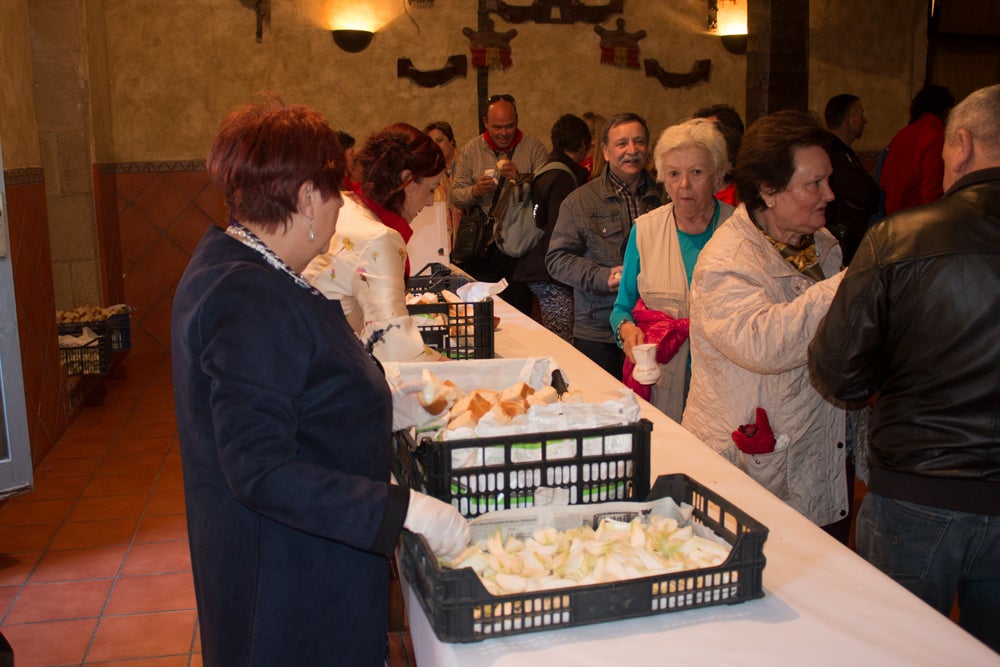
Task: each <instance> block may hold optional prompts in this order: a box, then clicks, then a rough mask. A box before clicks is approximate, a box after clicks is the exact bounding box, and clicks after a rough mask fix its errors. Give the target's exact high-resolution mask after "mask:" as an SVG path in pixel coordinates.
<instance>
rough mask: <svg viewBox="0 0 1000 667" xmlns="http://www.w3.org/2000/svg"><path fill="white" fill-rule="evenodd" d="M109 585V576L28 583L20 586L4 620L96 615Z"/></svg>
mask: <svg viewBox="0 0 1000 667" xmlns="http://www.w3.org/2000/svg"><path fill="white" fill-rule="evenodd" d="M111 584H112V581H111V580H110V579H103V580H101V579H93V580H91V581H65V582H61V583H56V584H29V585H27V586H25V587H24V588H23V589H21V594H20V595H19V596H18V597H17V601H16V602H15V603H14V606H13V607H12V608H11V610H10V613H9V614H8V615H7V618H6V620H5V621H4V622H5V623H7V624H11V623H36V622H40V621H68V620H71V619H75V618H97V617H98V616H100V615H101V612H102V611H103V610H104V604H105V602H107V600H108V593H109V592H110V591H111Z"/></svg>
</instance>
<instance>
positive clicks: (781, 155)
mask: <svg viewBox="0 0 1000 667" xmlns="http://www.w3.org/2000/svg"><path fill="white" fill-rule="evenodd" d="M831 137H832V135H831V134H830V133H829V132H827V131H826V130H824V129H823V128H821V127H820V126H819V123H818V122H817V121H816V119H815V118H814V117H813V116H812V115H811V114H809V113H808V112H805V111H794V110H792V109H786V110H784V111H776V112H774V113H772V114H770V115H768V116H764V117H763V118H760V119H758V120H757V121H755V122H754V123H753V124H752V125H751V126H750V128H749V129H748V130H747V133H746V135H744V137H743V145H742V146H741V147H740V153H739V156H738V157H737V158H736V168H735V170H734V172H733V175H734V180H735V182H736V194H737V195H739V198H740V201H742V202H745V203H746V205H747V209H748V210H750V211H761V210H763V209H765V208H767V205H766V204H765V203H764V199H763V197H761V195H760V191H761V190H773V191H778V190H783V189H785V187H787V186H788V182H789V181H790V180H792V174H793V173H794V172H795V149H797V148H804V147H806V146H820V147H822V148H825V147H826V146H827V145H828V144H829V143H830V138H831Z"/></svg>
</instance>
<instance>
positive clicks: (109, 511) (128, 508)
mask: <svg viewBox="0 0 1000 667" xmlns="http://www.w3.org/2000/svg"><path fill="white" fill-rule="evenodd" d="M148 499H149V494H146V493H138V494H131V495H127V496H87V497H85V498H80V499H79V500H78V501H76V505H74V506H73V509H72V511H70V513H69V516H68V517H67V521H95V520H99V519H126V518H129V517H139V516H142V511H143V509H145V507H146V502H147V500H148Z"/></svg>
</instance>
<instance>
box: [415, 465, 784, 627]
mask: <svg viewBox="0 0 1000 667" xmlns="http://www.w3.org/2000/svg"><path fill="white" fill-rule="evenodd" d="M665 496H670V497H671V498H673V499H674V500H675V501H676V502H678V503H688V504H690V505H692V506H693V507H694V513H693V520H694V521H695V522H697V523H701V524H703V525H705V526H706V527H708V528H710V529H711V530H712V531H713V532H714V533H715V534H716V535H718V536H719V537H721V538H723V539H724V540H725V541H726V542H728V543H729V544H730V545H731V547H732V550H731V552H730V554H729V557H728V558H727V559H726V561H725V562H724V563H722V564H721V565H716V566H714V567H708V568H700V569H697V570H687V571H683V572H674V573H671V574H662V575H654V576H650V577H642V578H640V579H630V580H626V581H618V582H614V583H609V584H594V585H590V586H576V587H567V588H560V589H553V590H547V591H536V592H532V593H520V594H515V595H504V596H495V595H491V594H490V593H489V592H487V591H486V589H485V588H484V587H483V585H482V583H481V582H480V581H479V578H478V577H477V576H476V573H475V572H474V571H473V570H472V569H471V568H462V569H459V570H450V569H446V568H442V567H441V565H440V564H439V563H438V559H437V557H436V556H434V555H433V553H432V552H431V550H430V548H429V547H428V546H427V541H426V540H425V539H424V538H423V537H422V536H420V535H416V534H414V533H411V532H409V531H404V532H403V542H402V547H401V554H402V555H401V564H402V567H403V572H404V574H405V577H406V580H407V581H408V582H409V584H410V585H411V586H412V587H413V590H414V592H415V593H416V595H417V598H418V599H419V600H420V606H421V607H423V610H424V612H425V613H426V614H427V618H428V620H429V622H430V624H431V627H432V628H433V629H434V634H436V635H437V637H438V639H440V640H441V641H445V642H476V641H482V640H484V639H489V638H491V637H504V636H508V635H516V634H523V633H526V632H538V631H542V630H554V629H558V628H568V627H576V626H580V625H587V624H590V623H600V622H604V621H617V620H621V619H626V618H636V617H639V616H650V615H653V614H663V613H668V612H674V611H682V610H685V609H695V608H698V607H708V606H713V605H720V604H737V603H741V602H746V601H747V600H754V599H757V598H761V597H763V596H764V588H763V571H764V564H765V558H764V541H765V540H766V539H767V533H768V530H767V528H766V527H765V526H764V525H763V524H761V523H760V522H759V521H757V520H755V519H753V518H752V517H750V516H749V515H748V514H746V513H745V512H744V511H742V510H740V509H739V508H737V507H736V506H734V505H733V504H732V503H731V502H729V501H727V500H726V499H725V498H723V497H722V496H720V495H719V494H717V493H715V492H714V491H712V490H710V489H709V488H708V487H706V486H704V485H702V484H700V483H698V482H696V481H695V480H693V479H691V478H690V477H688V476H687V475H683V474H673V475H662V476H660V477H658V478H657V480H656V483H655V484H654V485H653V489H652V491H650V493H649V499H650V500H653V499H657V498H663V497H665Z"/></svg>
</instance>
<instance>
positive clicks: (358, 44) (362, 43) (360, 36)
mask: <svg viewBox="0 0 1000 667" xmlns="http://www.w3.org/2000/svg"><path fill="white" fill-rule="evenodd" d="M330 34H332V35H333V41H334V42H335V43H336V44H337V46H339V47H340V48H342V49H343V50H344V51H347V52H348V53H358V52H360V51H364V50H365V49H366V48H368V45H369V44H371V43H372V37H374V36H375V33H373V32H372V31H371V30H331V31H330Z"/></svg>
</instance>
